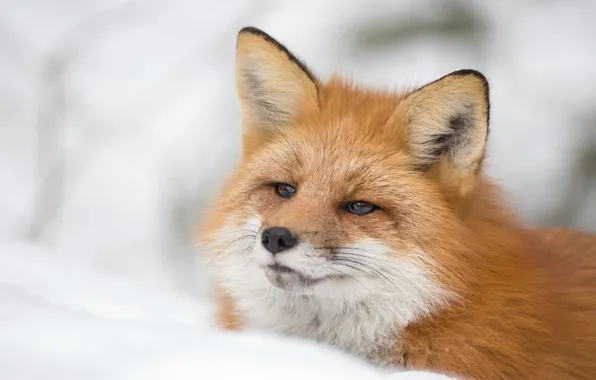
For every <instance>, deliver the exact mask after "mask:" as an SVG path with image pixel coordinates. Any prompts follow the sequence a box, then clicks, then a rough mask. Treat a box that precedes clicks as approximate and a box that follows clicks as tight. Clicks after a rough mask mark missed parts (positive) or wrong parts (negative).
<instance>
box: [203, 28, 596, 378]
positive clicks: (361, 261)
mask: <svg viewBox="0 0 596 380" xmlns="http://www.w3.org/2000/svg"><path fill="white" fill-rule="evenodd" d="M235 76H236V89H237V95H238V98H239V103H240V106H241V111H242V118H243V132H242V160H241V163H240V164H239V166H238V168H237V169H236V170H235V172H234V173H232V175H231V177H230V178H229V179H228V180H227V182H225V184H224V186H223V188H222V190H221V194H220V196H219V197H218V198H217V199H216V201H215V203H214V205H213V207H212V208H211V209H210V211H209V212H208V214H207V215H206V216H205V218H204V219H203V223H202V225H201V227H200V231H199V234H200V244H201V245H202V247H203V249H204V258H205V259H206V260H207V261H208V265H207V268H208V272H209V275H210V278H211V280H212V284H213V290H214V295H215V299H216V302H217V305H218V313H217V318H216V319H217V323H218V324H219V326H221V327H222V328H224V329H261V330H266V331H271V332H276V333H281V334H285V335H291V336H296V337H301V338H304V339H310V340H313V341H317V342H320V343H322V344H327V345H331V346H334V347H336V348H338V349H341V350H344V351H346V352H348V353H351V354H353V355H355V356H358V357H360V358H362V359H364V360H366V361H369V362H372V363H376V364H378V365H385V366H387V365H388V366H392V368H393V366H395V367H396V368H406V369H416V370H426V371H432V372H439V373H443V374H447V375H451V376H455V377H459V378H462V379H487V380H488V379H490V380H492V379H516V380H522V379H552V380H554V379H557V380H558V379H586V380H587V379H590V380H593V379H596V236H594V235H590V234H588V233H583V232H579V231H571V230H539V229H530V228H527V227H524V226H523V224H522V223H521V222H520V221H518V220H517V219H516V217H515V215H514V214H513V213H512V212H511V211H510V210H509V209H508V208H507V206H506V204H505V202H504V201H503V200H502V196H501V195H500V191H499V188H498V187H497V186H496V185H494V184H493V183H492V182H491V181H490V180H489V179H488V178H487V177H486V175H485V174H484V173H483V170H482V167H483V161H484V157H485V145H486V141H487V137H488V132H489V86H488V82H487V80H486V78H485V76H484V75H483V74H481V73H480V72H477V71H474V70H460V71H456V72H453V73H451V74H448V75H445V76H444V77H442V78H440V79H438V80H436V81H434V82H431V83H429V84H426V85H425V86H422V87H420V88H417V89H415V90H412V91H404V92H401V93H395V92H389V91H379V90H375V89H371V88H366V87H363V86H359V85H356V84H354V83H352V82H350V81H348V80H346V79H342V78H340V77H338V76H333V77H331V78H330V79H329V80H328V81H325V82H323V81H321V79H319V78H318V77H317V76H315V75H314V74H313V73H312V72H311V71H310V70H309V69H308V68H307V67H306V66H305V65H304V64H303V63H302V62H301V61H300V60H299V59H297V58H296V57H295V56H294V55H293V54H292V53H290V51H289V50H288V49H287V48H286V47H284V46H283V45H282V44H281V43H279V42H277V41H276V40H275V39H273V38H272V37H271V36H269V35H268V34H266V33H265V32H263V31H261V30H259V29H257V28H254V27H246V28H244V29H242V30H241V31H240V32H239V34H238V39H237V46H236V66H235Z"/></svg>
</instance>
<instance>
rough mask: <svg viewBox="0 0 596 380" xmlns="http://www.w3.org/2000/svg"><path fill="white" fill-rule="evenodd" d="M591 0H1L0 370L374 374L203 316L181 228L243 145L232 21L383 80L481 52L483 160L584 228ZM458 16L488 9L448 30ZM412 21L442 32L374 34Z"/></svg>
mask: <svg viewBox="0 0 596 380" xmlns="http://www.w3.org/2000/svg"><path fill="white" fill-rule="evenodd" d="M371 4H373V5H372V6H371ZM454 4H455V5H454ZM595 4H596V3H594V2H573V3H572V2H561V1H559V2H557V1H550V2H545V1H526V2H517V1H513V0H506V1H499V2H482V3H481V2H446V1H440V0H403V1H399V2H398V1H395V2H370V1H367V0H362V1H341V2H340V1H339V0H334V1H325V2H323V1H315V0H312V1H300V2H289V1H287V2H279V1H269V0H253V1H249V0H238V1H227V2H225V1H219V2H213V1H205V0H201V1H197V0H128V1H124V0H111V1H102V0H51V1H46V0H4V1H3V2H2V4H0V9H1V12H0V52H1V54H0V183H1V184H2V187H1V191H0V194H1V195H2V196H1V197H0V305H1V306H0V378H1V379H8V380H12V379H15V380H21V379H39V378H43V379H53V378H56V379H79V378H83V377H85V378H97V379H104V378H109V379H114V378H116V379H131V378H141V377H142V378H144V379H147V378H163V377H167V378H170V379H179V378H180V379H181V378H186V377H189V378H190V377H192V378H193V379H196V378H199V379H201V378H209V379H211V378H214V379H232V378H234V379H236V378H241V377H242V378H243V377H249V378H250V377H252V376H255V375H259V376H261V377H262V378H267V377H268V376H270V377H273V376H276V378H278V377H279V376H284V377H285V378H287V377H292V376H293V377H299V376H300V377H303V376H304V375H308V376H310V377H311V378H313V379H316V378H325V379H329V378H334V377H338V378H339V377H341V378H343V379H350V378H359V379H361V378H371V379H374V378H377V377H378V378H380V377H387V375H386V374H380V373H377V372H376V371H373V370H372V369H370V368H369V367H368V366H364V365H360V364H358V362H357V361H355V360H353V359H352V358H347V357H346V356H344V355H343V354H342V353H338V352H335V351H334V350H330V349H326V348H323V347H320V346H318V345H315V344H313V343H312V342H301V341H296V340H293V339H289V338H282V337H277V336H267V335H262V334H254V333H250V334H249V333H245V334H223V333H221V332H217V331H213V329H212V327H211V326H210V325H209V321H210V318H209V316H210V312H211V310H210V307H211V306H210V303H209V299H208V298H207V297H206V292H207V284H206V283H205V279H204V276H203V272H202V268H199V267H197V266H196V264H195V263H194V260H193V258H194V256H195V255H196V254H197V252H196V250H195V248H194V241H195V236H194V231H193V226H194V224H195V223H196V222H197V220H198V218H199V217H200V215H201V213H202V211H203V210H204V209H205V207H206V206H207V204H208V202H209V200H210V199H211V198H212V197H213V195H214V194H215V193H216V192H217V187H218V186H219V184H220V183H221V181H222V179H223V178H224V176H225V175H226V173H227V172H228V171H229V169H230V168H231V167H232V165H233V164H234V163H235V162H236V160H237V158H238V145H239V138H240V134H239V132H240V121H239V113H238V107H237V104H236V99H235V93H234V84H233V64H234V46H235V35H236V32H237V31H238V30H239V29H240V28H241V27H242V26H245V25H249V24H250V25H255V26H258V27H261V28H263V29H264V30H266V31H267V32H269V33H270V34H272V35H273V36H275V37H277V38H278V39H280V40H281V41H282V42H284V43H286V44H287V45H288V46H289V47H290V49H291V50H292V51H294V52H295V53H296V54H297V55H298V56H299V57H302V58H304V60H305V61H306V62H307V63H308V64H309V66H311V67H312V68H313V70H314V71H315V72H316V73H318V74H320V75H321V76H323V77H326V76H328V75H329V74H331V73H332V72H333V71H334V70H339V71H341V72H342V73H345V74H347V75H351V76H353V77H354V78H355V79H357V80H358V81H360V82H363V83H369V84H373V85H378V86H384V87H397V86H400V85H403V86H411V85H413V84H422V83H424V82H426V81H430V80H433V79H436V78H438V77H440V76H442V75H444V74H446V73H448V72H449V71H452V70H456V69H461V68H476V69H479V70H481V71H483V72H484V73H485V74H487V76H488V78H489V80H490V82H491V85H492V127H491V134H490V140H489V159H488V171H489V173H490V174H491V175H492V176H493V177H495V178H496V179H497V180H499V181H500V182H501V183H502V184H503V185H504V187H505V189H506V191H507V193H508V195H509V197H510V199H511V201H512V204H513V205H514V206H515V207H516V209H517V210H518V211H519V212H520V214H521V216H522V217H523V218H524V220H525V221H527V222H529V223H533V224H556V223H568V224H569V225H573V226H576V227H581V228H584V229H587V230H591V231H595V232H596V181H594V180H589V179H585V180H584V179H582V177H581V176H580V175H579V174H578V172H577V170H578V169H577V168H578V167H581V165H580V158H581V152H583V151H584V150H586V149H588V148H590V147H592V148H593V149H596V132H594V131H596V129H595V128H594V125H595V124H596V114H594V110H593V104H594V101H595V100H596V52H595V51H594V49H593V48H592V46H593V41H592V39H593V38H592V36H594V35H596V24H595V23H593V22H592V20H593V19H594V16H595V15H596V5H595ZM458 7H459V8H458ZM453 9H456V10H455V11H454V10H453ZM457 9H459V10H457ZM454 14H455V15H456V16H457V15H460V16H458V17H460V18H462V17H463V19H464V20H465V19H466V17H476V18H477V19H478V20H480V21H479V25H480V26H481V27H480V28H479V29H477V30H476V29H474V30H472V29H469V30H468V29H465V28H464V29H465V30H463V31H462V29H458V28H453V27H452V28H449V27H447V28H443V29H440V28H439V27H440V26H441V25H448V23H449V22H451V21H450V20H451V19H450V17H452V15H454ZM461 15H463V16H461ZM466 15H467V16H466ZM470 15H471V16H470ZM458 20H459V19H458ZM418 23H426V24H428V25H431V26H432V27H434V28H439V29H438V31H436V32H435V33H434V34H425V33H422V32H420V31H413V32H412V31H409V32H407V33H411V34H410V35H409V37H408V38H401V39H399V38H398V39H395V40H391V41H387V40H383V38H380V39H372V40H371V39H370V35H371V34H374V33H377V34H379V33H380V34H382V35H386V34H389V35H391V33H394V34H396V33H397V32H395V30H401V29H399V28H402V27H405V26H407V25H416V24H418ZM445 23H447V24H445ZM437 25H438V26H437ZM466 28H470V26H469V25H468V26H467V27H466ZM383 33H385V34H383ZM400 33H403V30H402V32H400ZM407 33H406V34H407ZM367 41H368V42H367ZM371 41H374V42H375V43H371ZM379 41H380V42H379ZM592 178H594V177H592ZM590 181H591V182H590ZM578 186H580V189H579V190H578ZM580 190H581V191H580ZM569 204H573V205H574V206H573V207H569V206H568V205H569ZM418 375H420V374H416V373H400V374H396V375H392V376H393V377H395V378H402V379H409V378H417V377H416V376H418ZM420 376H423V377H422V378H428V376H430V375H420ZM425 376H426V377H425Z"/></svg>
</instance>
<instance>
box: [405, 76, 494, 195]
mask: <svg viewBox="0 0 596 380" xmlns="http://www.w3.org/2000/svg"><path fill="white" fill-rule="evenodd" d="M489 108H490V106H489V88H488V82H487V80H486V78H485V77H484V75H482V74H481V73H479V72H478V71H474V70H460V71H455V72H453V73H451V74H448V75H446V76H444V77H442V78H440V79H438V80H436V81H434V82H432V83H429V84H427V85H426V86H424V87H422V88H420V89H418V90H416V91H414V92H412V93H411V94H409V95H408V96H407V97H406V98H405V99H404V100H403V101H402V103H401V104H400V109H401V116H402V118H403V120H404V121H405V124H406V125H405V126H406V129H405V130H406V135H407V145H408V148H409V151H410V153H411V154H412V157H413V159H414V164H415V165H417V166H419V167H423V168H426V169H428V170H430V171H434V172H435V173H438V174H439V175H440V176H441V180H442V182H445V183H444V184H446V185H449V186H452V187H453V186H456V187H461V188H460V189H459V193H460V195H463V193H465V192H467V191H468V190H469V187H470V185H472V184H473V177H475V175H476V173H477V172H478V169H479V168H480V166H481V163H482V159H483V158H484V150H485V145H486V139H487V136H488V126H489Z"/></svg>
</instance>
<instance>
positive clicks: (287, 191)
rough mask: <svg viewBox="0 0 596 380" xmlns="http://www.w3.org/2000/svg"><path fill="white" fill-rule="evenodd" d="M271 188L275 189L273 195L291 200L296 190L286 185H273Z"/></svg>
mask: <svg viewBox="0 0 596 380" xmlns="http://www.w3.org/2000/svg"><path fill="white" fill-rule="evenodd" d="M273 187H274V189H275V194H277V195H279V196H280V197H282V198H292V196H293V195H294V193H295V192H296V188H295V187H294V186H292V185H288V184H287V183H276V184H274V185H273Z"/></svg>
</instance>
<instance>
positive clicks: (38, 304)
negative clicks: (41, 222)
mask: <svg viewBox="0 0 596 380" xmlns="http://www.w3.org/2000/svg"><path fill="white" fill-rule="evenodd" d="M0 249H1V250H2V253H3V254H2V255H1V256H0V278H1V279H2V281H1V283H0V297H1V298H0V299H2V303H3V305H4V306H5V307H4V308H3V309H2V310H1V311H0V320H1V321H2V324H1V325H0V364H1V365H0V376H1V378H2V379H40V378H43V379H48V380H50V379H64V380H66V379H81V378H86V379H163V378H167V379H176V380H178V379H205V378H208V379H238V378H252V377H253V376H258V377H259V378H260V379H278V378H279V377H280V376H283V377H284V378H286V379H304V378H305V376H307V378H309V379H336V378H337V379H381V378H392V379H394V378H395V379H428V380H433V379H439V380H440V379H441V378H444V377H441V376H438V375H437V376H434V375H431V374H424V373H400V374H392V375H388V374H386V373H381V372H380V371H378V370H374V369H372V368H371V367H369V366H368V365H364V364H362V363H360V361H356V360H355V359H354V358H349V357H347V355H344V354H342V353H339V352H337V351H335V350H331V349H329V348H324V347H320V346H317V345H315V344H313V343H311V342H305V341H298V340H296V339H289V338H281V337H277V336H273V335H265V334H257V333H254V332H245V333H242V334H240V333H237V334H232V333H222V332H218V331H216V330H215V329H214V328H213V327H212V325H211V324H210V322H209V320H210V318H209V317H210V313H211V310H210V307H209V304H208V303H207V302H205V301H201V300H198V299H196V298H193V297H189V296H188V295H186V296H184V295H181V294H178V293H176V292H167V291H163V289H160V288H156V287H150V286H138V284H135V283H134V282H132V281H127V280H125V279H118V278H114V277H112V276H108V275H105V274H101V273H99V272H98V271H96V270H93V268H89V267H85V266H83V265H78V264H73V262H72V261H71V260H63V259H58V258H56V257H54V256H53V252H51V251H44V250H41V249H39V248H38V247H35V246H31V245H27V244H23V243H19V242H13V243H8V244H5V245H3V246H2V247H0ZM6 305H9V307H6Z"/></svg>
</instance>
